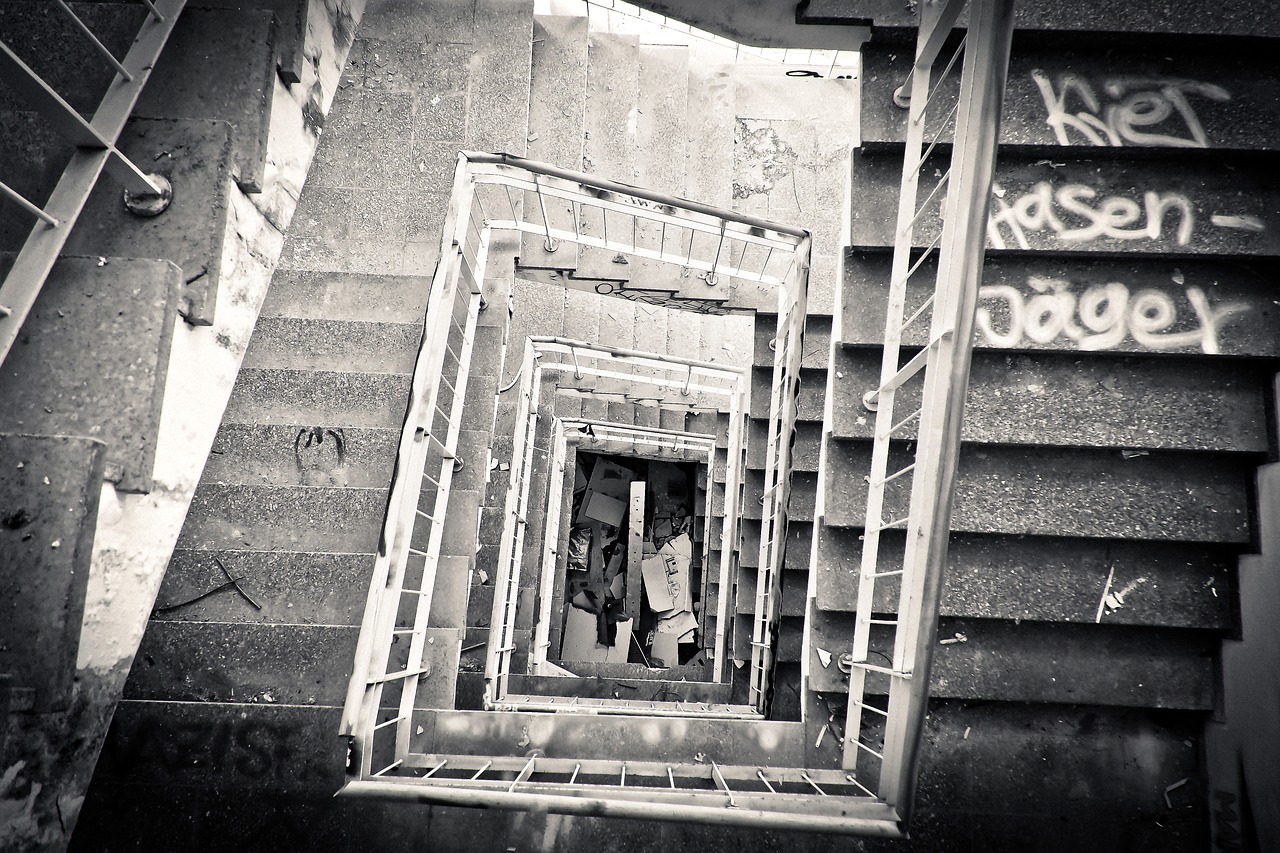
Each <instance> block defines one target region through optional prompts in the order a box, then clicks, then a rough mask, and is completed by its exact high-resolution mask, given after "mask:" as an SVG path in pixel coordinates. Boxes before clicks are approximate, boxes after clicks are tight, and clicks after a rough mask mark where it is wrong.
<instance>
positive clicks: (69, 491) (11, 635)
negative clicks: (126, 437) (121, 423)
mask: <svg viewBox="0 0 1280 853" xmlns="http://www.w3.org/2000/svg"><path fill="white" fill-rule="evenodd" d="M106 462H107V446H106V445H105V444H103V442H101V441H99V440H97V439H93V438H88V437H84V436H62V435H14V434H0V505H3V506H4V507H5V508H6V509H5V519H4V525H5V530H4V533H3V539H0V561H3V564H4V566H5V570H4V572H3V573H0V592H2V593H3V595H4V605H3V607H2V608H0V618H3V620H4V626H5V628H4V634H5V639H4V643H3V644H0V668H2V669H3V670H4V671H5V673H6V679H5V687H6V688H8V687H10V686H12V687H21V688H27V689H29V690H30V691H31V694H32V695H31V707H30V710H32V711H39V712H46V711H57V710H60V709H65V708H67V707H68V705H69V704H70V703H71V701H72V696H73V695H74V692H75V691H76V690H77V689H78V686H79V685H78V682H79V678H78V677H77V676H76V657H77V652H78V650H79V648H80V633H81V631H80V627H81V621H82V617H83V614H84V611H85V597H86V590H87V585H88V582H89V571H90V566H91V564H92V562H93V551H94V547H93V546H94V538H95V536H96V531H97V527H98V503H99V499H100V496H101V493H102V475H103V468H104V466H105V465H106ZM64 546H65V547H64ZM10 678H12V681H10V680H9V679H10Z"/></svg>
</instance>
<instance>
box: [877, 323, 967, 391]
mask: <svg viewBox="0 0 1280 853" xmlns="http://www.w3.org/2000/svg"><path fill="white" fill-rule="evenodd" d="M951 334H952V330H951V329H947V330H945V331H944V332H943V333H942V334H941V335H939V336H938V337H936V338H934V339H933V340H932V341H930V342H929V345H928V346H926V347H921V349H920V351H919V352H918V353H916V354H915V355H914V356H912V357H911V360H910V361H908V362H907V363H906V364H904V365H903V366H902V367H900V368H898V372H897V373H895V374H894V375H893V377H892V378H891V379H890V380H889V381H888V382H886V383H885V384H883V385H881V386H880V388H879V389H878V392H879V393H881V394H883V393H884V392H886V391H895V390H897V389H898V388H901V387H902V385H903V384H904V383H905V382H907V381H908V380H909V379H911V377H913V376H915V375H916V374H917V373H919V372H920V369H921V368H922V367H924V366H925V365H926V364H928V363H929V358H930V356H931V353H932V352H933V349H934V347H936V346H937V345H938V344H940V343H942V341H943V340H945V339H946V338H948V337H950V336H951Z"/></svg>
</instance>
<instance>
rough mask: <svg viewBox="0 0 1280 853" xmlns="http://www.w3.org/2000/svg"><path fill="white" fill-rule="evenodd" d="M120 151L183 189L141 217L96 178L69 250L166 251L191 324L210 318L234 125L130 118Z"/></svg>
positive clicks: (159, 254) (112, 253)
mask: <svg viewBox="0 0 1280 853" xmlns="http://www.w3.org/2000/svg"><path fill="white" fill-rule="evenodd" d="M118 144H119V147H120V150H121V151H123V152H124V153H125V154H126V155H128V156H129V157H130V158H131V159H132V160H133V161H134V162H135V163H148V164H151V165H150V166H149V168H151V169H152V170H153V171H155V172H158V173H159V174H162V175H164V176H165V177H166V178H167V179H168V180H169V182H170V183H172V184H173V185H174V187H181V188H182V192H181V193H175V194H174V200H173V202H172V203H171V204H170V205H169V208H168V209H167V210H166V211H165V212H164V213H163V214H161V215H160V216H156V217H152V218H150V219H143V218H140V217H137V216H134V215H133V214H131V213H129V212H128V211H127V210H125V208H124V206H123V205H122V204H121V203H120V190H119V187H118V186H116V185H115V184H114V183H112V182H110V181H103V182H101V183H99V184H98V185H97V187H96V188H95V189H94V191H93V193H92V194H91V195H90V196H89V199H88V201H86V202H85V207H84V211H83V212H82V213H81V215H80V218H79V220H77V225H76V228H75V229H74V230H73V231H72V232H71V234H70V236H69V238H68V239H67V244H66V247H65V249H64V251H65V253H66V254H72V255H91V256H105V257H143V258H166V259H168V260H171V261H173V262H174V263H175V264H177V265H178V266H179V267H181V268H182V272H183V276H184V281H185V285H186V286H185V287H184V289H183V294H182V308H181V314H182V316H183V318H184V319H185V320H186V321H187V322H188V323H191V324H192V325H198V326H199V325H209V323H211V322H212V318H213V314H214V310H215V307H216V302H217V289H218V282H219V281H220V280H221V267H222V246H223V243H224V237H225V233H226V226H227V216H226V213H227V205H228V199H227V192H228V184H227V182H226V178H227V176H228V174H229V169H230V152H231V126H230V125H229V124H227V123H225V122H216V121H204V120H195V119H142V118H135V119H131V120H130V121H129V123H128V124H127V125H126V126H125V129H124V132H123V133H121V135H120V140H119V143H118Z"/></svg>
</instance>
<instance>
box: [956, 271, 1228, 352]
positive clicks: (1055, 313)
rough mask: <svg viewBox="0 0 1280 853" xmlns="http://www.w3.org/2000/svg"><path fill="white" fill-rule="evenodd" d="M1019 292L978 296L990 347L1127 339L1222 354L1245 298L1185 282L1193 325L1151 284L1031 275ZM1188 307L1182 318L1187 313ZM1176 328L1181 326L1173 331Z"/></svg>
mask: <svg viewBox="0 0 1280 853" xmlns="http://www.w3.org/2000/svg"><path fill="white" fill-rule="evenodd" d="M1028 284H1029V285H1030V287H1031V290H1032V291H1033V292H1032V293H1031V294H1029V295H1028V294H1024V293H1023V292H1022V291H1020V290H1018V289H1017V288H1015V287H1012V286H1010V285H1007V284H997V285H988V286H985V287H983V288H982V289H981V290H980V291H979V293H978V295H979V299H980V300H981V302H982V304H980V305H979V307H978V310H977V315H976V318H975V319H976V322H977V327H978V331H979V332H981V334H982V337H983V338H984V339H985V342H986V344H987V345H988V346H993V347H997V348H1001V349H1009V348H1013V347H1018V346H1024V345H1027V344H1041V345H1047V344H1051V343H1053V342H1055V341H1062V340H1065V341H1069V342H1070V343H1071V344H1072V345H1074V346H1075V348H1076V349H1080V350H1086V351H1097V350H1109V349H1114V348H1116V347H1118V346H1120V345H1121V344H1122V343H1123V342H1124V341H1125V339H1126V338H1131V339H1132V340H1133V341H1134V343H1136V344H1137V345H1138V346H1139V347H1141V348H1144V349H1149V350H1157V351H1164V350H1173V349H1191V348H1195V347H1198V348H1199V349H1200V351H1201V352H1205V353H1210V354H1214V353H1220V352H1221V343H1220V333H1221V330H1222V326H1223V324H1225V323H1226V322H1227V320H1228V319H1229V318H1231V317H1234V316H1237V315H1240V314H1243V313H1245V312H1247V311H1248V310H1249V306H1248V305H1247V304H1246V303H1243V302H1227V303H1222V304H1218V305H1211V304H1210V303H1209V297H1208V296H1206V295H1205V292H1204V291H1203V290H1201V289H1200V288H1199V287H1194V286H1191V287H1187V288H1186V297H1187V302H1188V303H1189V304H1190V307H1191V311H1192V313H1193V314H1194V316H1195V327H1194V328H1189V329H1188V328H1181V327H1185V326H1186V325H1187V324H1186V322H1184V321H1183V320H1182V318H1181V317H1180V316H1179V313H1178V308H1177V306H1176V305H1175V303H1174V299H1173V297H1172V296H1170V295H1169V294H1168V293H1165V292H1163V291H1159V290H1153V289H1144V290H1139V291H1138V292H1137V293H1130V291H1129V288H1128V287H1127V286H1125V285H1123V284H1120V283H1118V282H1111V283H1109V284H1097V285H1092V286H1090V287H1088V288H1086V289H1085V290H1084V292H1082V293H1079V294H1077V293H1076V292H1074V291H1073V290H1072V288H1071V285H1070V283H1069V282H1066V281H1063V280H1061V279H1052V278H1041V277H1038V276H1032V277H1031V278H1030V279H1029V280H1028ZM1185 316H1186V315H1185V313H1184V314H1183V317H1185ZM1174 329H1178V330H1177V331H1174Z"/></svg>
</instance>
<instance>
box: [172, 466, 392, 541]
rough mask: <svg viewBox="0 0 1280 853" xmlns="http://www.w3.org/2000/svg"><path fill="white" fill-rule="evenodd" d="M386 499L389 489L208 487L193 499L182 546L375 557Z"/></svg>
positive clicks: (203, 486) (203, 484)
mask: <svg viewBox="0 0 1280 853" xmlns="http://www.w3.org/2000/svg"><path fill="white" fill-rule="evenodd" d="M386 500H387V490H386V488H385V487H383V488H333V487H326V486H260V485H244V484H225V485H224V484H218V483H208V482H204V483H201V484H200V485H199V486H198V487H197V488H196V492H195V496H194V497H193V498H192V500H191V506H190V508H189V509H188V511H187V520H186V523H185V524H184V525H183V528H182V533H181V534H179V536H178V544H177V547H178V548H183V549H216V548H227V549H251V550H256V549H272V548H279V549H281V550H285V551H331V552H334V553H347V554H372V553H374V552H375V551H376V550H377V547H378V537H379V536H380V535H381V532H382V521H383V517H384V514H385V510H386Z"/></svg>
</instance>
